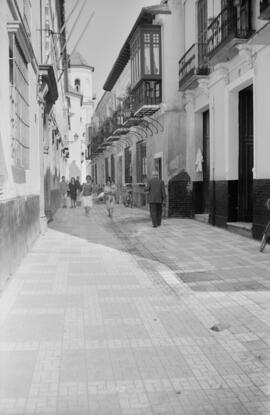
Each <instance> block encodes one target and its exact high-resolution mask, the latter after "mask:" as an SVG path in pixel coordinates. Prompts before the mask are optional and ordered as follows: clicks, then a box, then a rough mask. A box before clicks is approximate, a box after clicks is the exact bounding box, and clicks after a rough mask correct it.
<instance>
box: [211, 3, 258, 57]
mask: <svg viewBox="0 0 270 415" xmlns="http://www.w3.org/2000/svg"><path fill="white" fill-rule="evenodd" d="M252 33H253V32H252V30H251V9H250V3H249V1H248V0H246V1H245V2H244V4H242V5H241V6H240V5H239V6H231V5H230V6H227V7H225V8H224V9H223V10H222V11H221V12H220V13H219V15H218V16H217V17H216V18H215V19H214V20H213V21H212V23H211V24H210V25H209V26H208V57H209V60H210V63H211V64H216V63H219V62H224V61H227V60H229V59H231V58H232V57H233V56H235V55H236V54H237V52H238V51H237V48H236V47H235V46H236V45H237V44H239V43H244V42H245V41H246V40H247V39H248V38H249V37H250V36H251V35H252Z"/></svg>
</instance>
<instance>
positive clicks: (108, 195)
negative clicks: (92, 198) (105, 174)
mask: <svg viewBox="0 0 270 415" xmlns="http://www.w3.org/2000/svg"><path fill="white" fill-rule="evenodd" d="M115 194H116V186H115V184H114V183H113V181H111V179H108V180H107V184H106V185H105V187H104V195H105V201H106V208H107V212H108V216H109V218H112V217H113V209H114V204H115Z"/></svg>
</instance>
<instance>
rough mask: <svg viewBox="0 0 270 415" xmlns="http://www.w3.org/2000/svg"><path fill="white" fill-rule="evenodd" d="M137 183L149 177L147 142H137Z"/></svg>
mask: <svg viewBox="0 0 270 415" xmlns="http://www.w3.org/2000/svg"><path fill="white" fill-rule="evenodd" d="M136 161H137V163H136V164H137V183H143V182H144V180H145V179H146V177H147V170H146V165H147V163H146V143H144V142H139V143H137V144H136Z"/></svg>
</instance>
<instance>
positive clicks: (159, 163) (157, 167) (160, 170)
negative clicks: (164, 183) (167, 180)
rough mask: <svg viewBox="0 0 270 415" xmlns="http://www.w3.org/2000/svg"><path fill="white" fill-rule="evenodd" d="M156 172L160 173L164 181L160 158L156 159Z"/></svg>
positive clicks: (160, 177)
mask: <svg viewBox="0 0 270 415" xmlns="http://www.w3.org/2000/svg"><path fill="white" fill-rule="evenodd" d="M154 163H155V170H156V171H157V172H158V176H159V179H160V180H161V179H162V158H161V157H158V158H155V159H154Z"/></svg>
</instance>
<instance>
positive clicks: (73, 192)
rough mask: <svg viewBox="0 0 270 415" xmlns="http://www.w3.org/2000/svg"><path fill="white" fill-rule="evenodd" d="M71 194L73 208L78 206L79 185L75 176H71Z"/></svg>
mask: <svg viewBox="0 0 270 415" xmlns="http://www.w3.org/2000/svg"><path fill="white" fill-rule="evenodd" d="M69 196H70V200H71V206H70V207H71V208H75V207H76V199H77V186H76V183H75V179H74V177H71V180H70V183H69Z"/></svg>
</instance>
